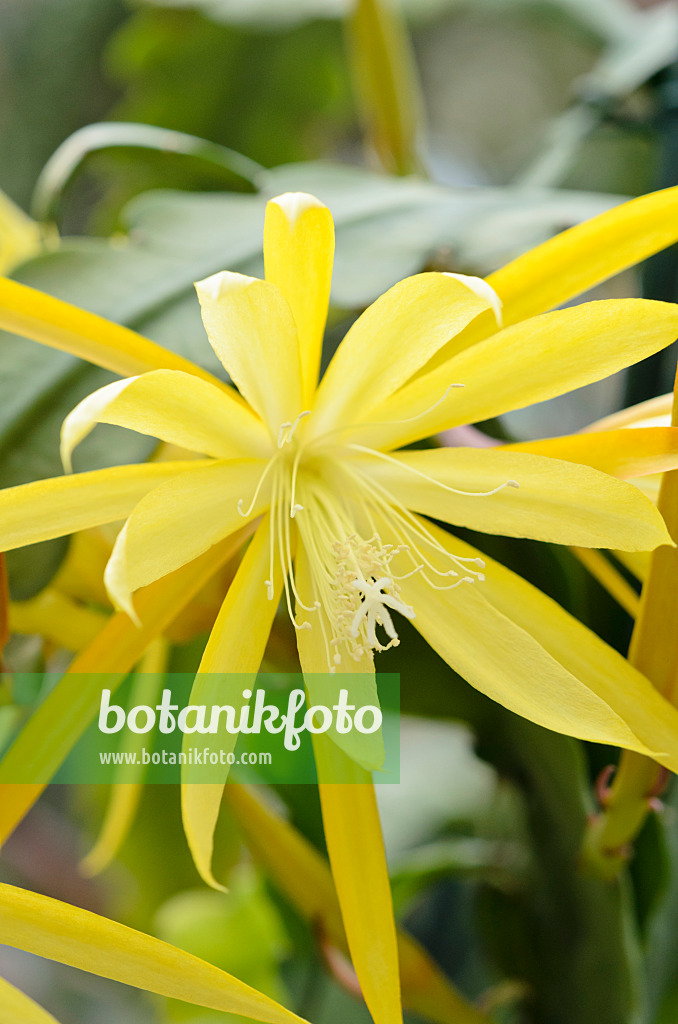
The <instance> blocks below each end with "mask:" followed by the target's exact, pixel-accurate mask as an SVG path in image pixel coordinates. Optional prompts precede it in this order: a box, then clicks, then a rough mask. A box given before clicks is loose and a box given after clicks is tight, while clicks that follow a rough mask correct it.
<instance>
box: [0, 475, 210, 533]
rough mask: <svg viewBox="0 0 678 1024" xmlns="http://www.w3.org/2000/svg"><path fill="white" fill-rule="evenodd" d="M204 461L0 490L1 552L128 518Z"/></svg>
mask: <svg viewBox="0 0 678 1024" xmlns="http://www.w3.org/2000/svg"><path fill="white" fill-rule="evenodd" d="M202 465H204V463H202V462H200V463H197V462H190V461H181V462H153V463H147V464H142V465H134V466H113V467H112V468H111V469H95V470H93V471H92V472H90V473H76V474H75V475H74V476H58V477H53V478H51V479H49V480H36V481H35V482H34V483H30V484H20V485H19V486H18V487H7V488H6V489H5V490H3V491H0V551H11V550H12V549H13V548H20V547H23V546H24V545H26V544H36V543H38V541H41V540H51V539H52V538H53V537H63V536H64V535H65V534H68V533H75V532H76V531H77V530H86V529H88V528H89V527H91V526H100V525H101V524H102V523H114V522H116V521H117V520H118V519H124V517H125V516H126V515H128V514H129V513H130V512H131V511H132V509H133V508H134V506H135V505H136V504H137V502H138V501H139V500H140V499H141V498H143V497H144V495H145V494H148V492H149V491H151V490H153V488H155V487H158V486H159V485H160V484H162V483H165V482H166V481H167V480H168V479H171V478H172V477H177V478H178V477H179V476H181V474H182V473H184V472H186V471H190V470H194V469H195V468H196V467H200V466H202Z"/></svg>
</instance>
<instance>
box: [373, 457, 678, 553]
mask: <svg viewBox="0 0 678 1024" xmlns="http://www.w3.org/2000/svg"><path fill="white" fill-rule="evenodd" d="M356 465H359V466H360V468H361V471H362V473H363V474H364V475H365V477H366V482H367V483H368V485H369V481H370V480H371V481H374V482H376V483H377V484H379V485H380V486H381V487H384V488H386V490H387V491H388V492H389V494H390V495H392V496H393V498H394V499H396V501H397V502H398V503H399V504H400V505H404V506H405V507H406V508H410V509H413V510H414V511H416V512H421V513H423V514H424V515H427V516H431V517H432V518H433V519H440V520H442V521H443V522H446V523H452V524H453V525H455V526H466V527H469V528H470V529H473V530H482V531H483V532H485V533H501V534H505V535H506V536H509V537H531V538H533V539H535V540H543V541H550V542H551V543H555V544H576V545H578V546H579V547H598V548H600V547H605V548H620V549H622V550H623V549H626V550H631V551H634V550H635V551H647V550H649V549H651V548H656V547H657V546H658V545H659V544H671V543H672V541H671V537H670V536H669V534H668V532H667V529H666V526H665V524H664V520H663V519H662V517H661V515H660V514H659V512H658V511H657V509H656V508H655V506H654V505H653V504H652V502H651V501H650V500H649V498H646V497H645V495H644V494H643V493H642V492H641V491H639V490H638V488H637V487H634V486H633V484H629V483H626V482H625V481H623V480H616V479H615V478H614V477H611V476H608V475H607V474H606V473H600V472H598V470H596V469H591V468H590V467H589V466H581V465H578V464H576V463H573V462H564V461H562V460H560V459H554V458H545V457H544V456H540V455H528V454H524V453H523V452H511V451H507V450H506V449H505V448H434V449H430V450H428V451H411V452H399V453H397V454H395V455H378V456H369V455H365V456H363V458H362V459H361V460H360V461H359V462H358V461H357V460H356ZM507 484H508V486H507ZM514 484H517V485H518V486H517V487H516V486H513V485H514ZM497 488H501V489H500V490H498V491H497V493H495V494H488V493H485V494H483V492H488V491H495V490H496V489H497ZM453 489H454V490H461V491H466V492H470V494H469V493H467V494H457V493H454V490H453Z"/></svg>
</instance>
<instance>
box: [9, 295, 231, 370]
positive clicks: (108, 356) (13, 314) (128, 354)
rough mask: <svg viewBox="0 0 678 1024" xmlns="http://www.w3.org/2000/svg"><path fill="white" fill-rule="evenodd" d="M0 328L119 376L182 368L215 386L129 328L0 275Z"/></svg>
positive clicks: (174, 355) (175, 356) (196, 368)
mask: <svg viewBox="0 0 678 1024" xmlns="http://www.w3.org/2000/svg"><path fill="white" fill-rule="evenodd" d="M0 330H3V331H9V332H10V333H12V334H20V335H21V336H22V337H23V338H31V339H32V340H33V341H39V342H40V343H41V344H42V345H48V346H49V347H50V348H58V349H60V350H61V351H62V352H70V353H71V355H74V356H79V357H80V358H81V359H87V360H88V361H89V362H90V363H94V364H95V365H96V366H103V367H104V369H106V370H112V371H113V373H119V374H120V376H121V377H133V376H135V375H136V374H138V373H146V372H147V371H148V370H161V369H168V370H182V371H183V372H184V373H192V374H195V375H196V376H197V377H202V378H203V380H208V381H210V383H212V384H215V385H216V386H217V387H220V386H221V385H220V382H219V381H218V380H217V378H216V377H213V376H212V374H211V373H208V372H207V370H203V369H202V368H201V367H200V366H197V365H196V364H195V363H191V362H190V361H189V360H188V359H183V358H182V357H181V356H178V355H176V354H175V353H174V352H170V350H169V349H166V348H163V347H162V345H156V344H155V342H153V341H149V340H148V338H143V337H142V336H141V335H140V334H136V333H135V331H130V330H129V328H127V327H122V326H121V325H120V324H116V323H113V321H112V320H105V319H104V318H103V317H101V316H96V314H94V313H88V312H87V311H86V310H84V309H78V307H77V306H71V305H70V303H68V302H63V301H62V300H61V299H55V298H54V297H53V296H52V295H47V294H45V293H44V292H40V291H37V290H36V289H35V288H29V287H28V285H25V284H19V283H18V281H10V280H8V279H7V278H0Z"/></svg>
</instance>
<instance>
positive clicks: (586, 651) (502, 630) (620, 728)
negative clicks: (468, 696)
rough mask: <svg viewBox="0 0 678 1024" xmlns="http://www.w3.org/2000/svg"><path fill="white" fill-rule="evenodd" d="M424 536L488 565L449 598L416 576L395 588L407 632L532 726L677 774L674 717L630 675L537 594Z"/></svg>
mask: <svg viewBox="0 0 678 1024" xmlns="http://www.w3.org/2000/svg"><path fill="white" fill-rule="evenodd" d="M428 528H429V529H432V532H433V533H434V535H435V537H436V539H437V540H439V541H440V543H441V544H443V546H445V547H446V548H447V549H448V550H450V551H452V552H454V553H455V554H457V555H460V556H464V557H478V556H482V558H483V560H484V561H485V564H486V568H485V580H484V582H482V583H477V584H475V585H472V586H471V585H468V586H464V587H458V588H457V589H456V590H452V591H442V592H439V591H435V592H434V591H432V590H431V588H430V587H429V586H428V585H427V584H426V582H425V581H424V580H422V579H421V578H420V577H418V576H416V575H415V576H412V577H411V578H410V579H409V580H404V581H403V582H402V592H403V598H404V599H405V600H407V601H409V602H411V603H412V604H413V605H414V607H415V608H416V612H417V617H416V619H415V620H414V625H415V626H416V627H417V629H418V630H419V632H420V633H421V634H422V635H423V636H424V637H425V638H426V639H427V640H428V642H429V643H430V644H431V646H432V647H433V648H434V649H435V650H436V651H438V653H439V654H440V655H441V657H443V658H445V660H446V661H448V663H449V664H450V665H451V666H452V667H453V668H454V669H455V670H456V671H458V672H459V673H460V675H462V676H463V677H464V678H465V679H467V680H468V681H469V682H470V683H471V685H473V686H475V687H477V689H479V690H482V692H483V693H486V694H487V695H488V696H489V697H491V698H492V699H493V700H496V701H498V702H499V703H500V704H503V705H504V706H505V707H508V708H509V709H510V710H511V711H514V712H516V714H519V715H522V716H523V717H524V718H529V719H530V720H531V721H533V722H536V723H537V724H538V725H542V726H545V727H546V728H547V729H553V730H554V731H556V732H562V733H565V734H567V735H570V736H576V737H578V738H580V739H586V740H592V741H595V742H599V743H608V744H612V745H614V746H621V747H625V748H627V749H629V750H636V751H639V752H640V753H644V754H649V755H650V756H652V757H654V758H655V760H657V761H659V762H660V764H664V765H666V767H668V768H670V769H671V770H672V771H676V770H678V711H676V709H675V708H673V707H672V706H671V705H670V704H669V703H668V701H666V700H664V699H663V698H662V697H661V696H660V695H659V694H658V693H657V691H656V690H655V689H654V687H653V686H652V685H651V684H650V683H649V682H648V680H647V679H646V678H645V677H644V676H643V675H641V674H640V672H638V671H637V669H635V668H633V667H632V666H631V665H630V664H629V663H628V662H627V661H626V659H625V658H623V657H622V656H621V655H620V654H618V653H617V652H616V651H614V650H613V649H612V648H611V647H608V645H607V644H605V643H604V642H603V641H602V640H600V639H599V637H597V636H596V635H595V634H594V633H592V632H591V631H590V630H589V629H587V628H586V627H585V626H583V625H582V624H581V623H580V622H578V621H577V620H576V619H574V618H573V617H572V616H571V615H569V614H568V613H567V612H566V611H565V610H564V609H563V608H561V607H560V606H559V605H558V604H556V602H555V601H552V600H551V598H549V597H546V595H545V594H543V593H542V592H541V591H539V590H537V588H536V587H533V586H532V585H531V584H530V583H527V582H526V581H525V580H523V579H521V578H520V577H519V576H516V575H515V574H514V573H512V572H510V571H509V570H508V569H506V568H504V566H502V565H500V564H499V563H497V562H493V561H492V560H491V559H489V558H487V557H486V556H485V555H482V552H478V551H477V550H476V549H474V548H472V547H471V546H470V545H468V544H464V543H462V542H461V541H460V540H459V539H458V538H456V537H451V536H450V535H449V534H446V533H445V532H444V531H442V530H440V529H438V528H435V527H433V528H432V527H431V526H430V525H429V527H428ZM451 623H453V624H454V625H453V627H452V626H451V625H450V624H451ZM488 636H491V637H492V643H491V644H488V643H487V637H488Z"/></svg>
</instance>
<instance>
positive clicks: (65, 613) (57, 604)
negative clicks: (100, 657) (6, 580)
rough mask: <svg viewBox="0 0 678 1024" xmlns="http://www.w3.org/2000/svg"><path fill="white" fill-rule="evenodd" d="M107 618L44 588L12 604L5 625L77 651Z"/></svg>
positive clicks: (17, 631) (91, 637)
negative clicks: (24, 599)
mask: <svg viewBox="0 0 678 1024" xmlns="http://www.w3.org/2000/svg"><path fill="white" fill-rule="evenodd" d="M107 619H108V616H107V615H105V614H103V613H102V612H98V611H95V610H94V609H93V608H87V607H85V606H83V605H81V604H78V603H77V602H76V601H73V600H72V599H71V598H70V597H68V596H67V595H66V594H61V593H59V591H58V590H57V589H56V588H55V587H46V588H45V589H44V590H42V591H41V592H40V593H39V594H38V595H37V596H36V597H33V598H31V599H30V600H29V601H13V602H12V604H11V605H10V610H9V623H10V628H11V630H12V632H13V633H28V634H30V633H37V634H39V635H40V636H42V637H44V639H45V640H49V641H50V642H51V643H53V644H56V645H57V646H58V647H65V648H66V650H68V651H79V650H81V649H82V648H83V647H86V646H87V644H88V643H90V642H91V641H92V640H93V639H94V637H95V636H96V635H97V633H98V632H99V631H100V630H101V629H103V627H104V626H105V625H106V620H107Z"/></svg>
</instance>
